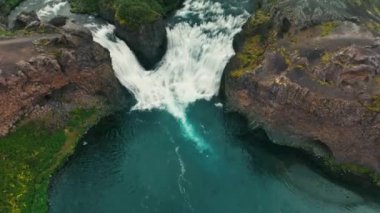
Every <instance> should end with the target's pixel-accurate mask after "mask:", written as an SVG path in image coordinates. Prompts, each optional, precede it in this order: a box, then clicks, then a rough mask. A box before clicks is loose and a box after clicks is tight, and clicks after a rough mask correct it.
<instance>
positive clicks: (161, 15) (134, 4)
mask: <svg viewBox="0 0 380 213" xmlns="http://www.w3.org/2000/svg"><path fill="white" fill-rule="evenodd" d="M183 2H184V0H164V1H158V0H153V1H149V0H131V1H114V0H109V1H105V0H94V2H88V1H84V0H70V4H71V6H72V9H73V12H79V13H90V14H94V15H96V16H99V17H101V18H103V19H104V20H106V21H108V22H110V23H112V24H114V25H115V26H116V29H115V34H116V35H117V36H118V37H119V38H121V39H122V40H124V41H125V42H126V43H127V44H128V46H129V47H130V48H131V50H132V51H133V52H134V53H135V55H136V57H137V59H138V60H139V61H140V63H141V64H142V66H144V67H145V68H146V69H148V70H149V69H153V68H154V67H155V65H156V64H157V63H158V62H159V61H160V60H161V59H162V57H163V55H164V54H165V51H166V47H167V35H166V29H165V28H166V18H168V17H169V16H170V14H171V13H172V12H173V11H174V10H175V9H177V8H179V7H181V5H182V3H183ZM94 4H97V5H94Z"/></svg>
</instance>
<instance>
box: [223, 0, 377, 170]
mask: <svg viewBox="0 0 380 213" xmlns="http://www.w3.org/2000/svg"><path fill="white" fill-rule="evenodd" d="M379 8H380V3H379V2H378V1H371V0H367V1H365V0H363V1H318V0H306V1H305V0H302V1H301V0H290V1H281V0H277V1H268V0H262V1H259V3H258V10H257V11H256V14H255V15H254V16H253V17H252V18H251V20H249V22H248V23H247V24H246V26H245V27H244V29H243V32H242V33H241V34H240V35H238V36H237V39H236V42H235V48H236V50H237V55H236V56H235V57H234V58H233V59H232V60H231V62H230V63H229V65H228V67H227V71H226V75H225V95H226V99H227V103H228V106H229V108H230V109H231V110H234V111H237V112H240V113H241V114H243V115H245V116H246V117H247V118H248V120H249V121H250V124H251V126H252V128H256V127H261V128H264V129H265V130H266V131H267V133H268V135H269V136H270V137H271V139H272V140H273V142H275V143H278V144H281V145H286V146H292V147H297V148H302V149H305V150H307V151H310V152H312V153H314V154H315V155H317V156H320V157H324V158H326V159H328V158H330V157H333V158H334V159H335V160H336V161H337V162H338V163H340V164H342V165H343V164H344V165H355V166H352V167H350V166H347V168H348V169H352V170H354V168H359V167H360V168H362V167H363V168H370V169H371V170H372V171H376V172H380V151H379V150H380V37H378V36H379V32H380V31H379V29H380V10H379ZM365 171H367V170H365ZM353 172H355V171H353Z"/></svg>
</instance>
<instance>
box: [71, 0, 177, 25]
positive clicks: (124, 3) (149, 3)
mask: <svg viewBox="0 0 380 213" xmlns="http://www.w3.org/2000/svg"><path fill="white" fill-rule="evenodd" d="M179 2H180V0H70V4H71V7H72V11H73V12H76V13H88V14H94V15H99V14H100V12H101V10H102V11H105V12H106V13H110V14H112V13H114V14H115V17H114V19H115V20H116V21H117V22H118V23H119V24H123V25H128V26H130V27H138V26H140V25H144V24H149V23H152V22H154V21H156V20H158V19H159V18H160V17H163V16H166V15H167V14H168V13H169V12H170V11H172V10H174V9H175V8H176V7H177V5H178V3H179Z"/></svg>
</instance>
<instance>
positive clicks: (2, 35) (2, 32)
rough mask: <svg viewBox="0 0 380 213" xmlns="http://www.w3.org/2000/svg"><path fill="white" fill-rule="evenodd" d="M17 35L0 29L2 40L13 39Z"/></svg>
mask: <svg viewBox="0 0 380 213" xmlns="http://www.w3.org/2000/svg"><path fill="white" fill-rule="evenodd" d="M14 35H15V33H14V32H10V31H7V30H4V29H2V28H1V27H0V38H1V37H11V36H14Z"/></svg>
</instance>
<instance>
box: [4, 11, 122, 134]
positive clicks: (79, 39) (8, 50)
mask: <svg viewBox="0 0 380 213" xmlns="http://www.w3.org/2000/svg"><path fill="white" fill-rule="evenodd" d="M22 16H23V15H22ZM34 22H35V24H34V25H37V23H38V26H36V29H38V31H46V30H44V29H45V28H46V29H49V32H52V33H49V34H39V33H32V34H31V35H29V36H26V37H15V38H8V39H3V40H0V136H4V135H6V134H7V133H9V131H11V130H12V129H13V128H14V127H15V124H17V123H19V122H21V121H23V120H27V119H34V118H44V117H46V116H48V117H47V119H45V120H46V121H48V122H49V123H51V125H52V126H51V128H58V127H59V126H60V124H62V123H64V122H65V121H66V120H67V119H68V115H69V112H70V111H72V110H74V109H78V108H83V109H96V111H98V112H99V114H106V113H110V112H112V111H113V110H116V109H118V108H120V107H122V106H123V105H124V104H125V102H126V99H125V94H124V91H123V87H122V86H121V85H120V84H119V82H118V80H117V79H116V77H115V76H114V73H113V70H112V66H111V59H110V56H109V53H108V51H107V50H105V49H104V48H103V47H101V46H100V45H98V44H96V43H94V42H93V41H92V36H91V33H90V32H89V31H88V30H86V29H84V28H81V27H79V26H77V25H75V24H73V23H72V22H69V21H68V22H66V23H65V24H64V26H62V27H61V28H57V27H54V26H53V25H49V24H46V23H41V22H40V21H39V20H35V21H34ZM60 23H61V22H60ZM23 26H26V27H28V26H30V23H26V24H24V25H23ZM53 31H54V32H53Z"/></svg>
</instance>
